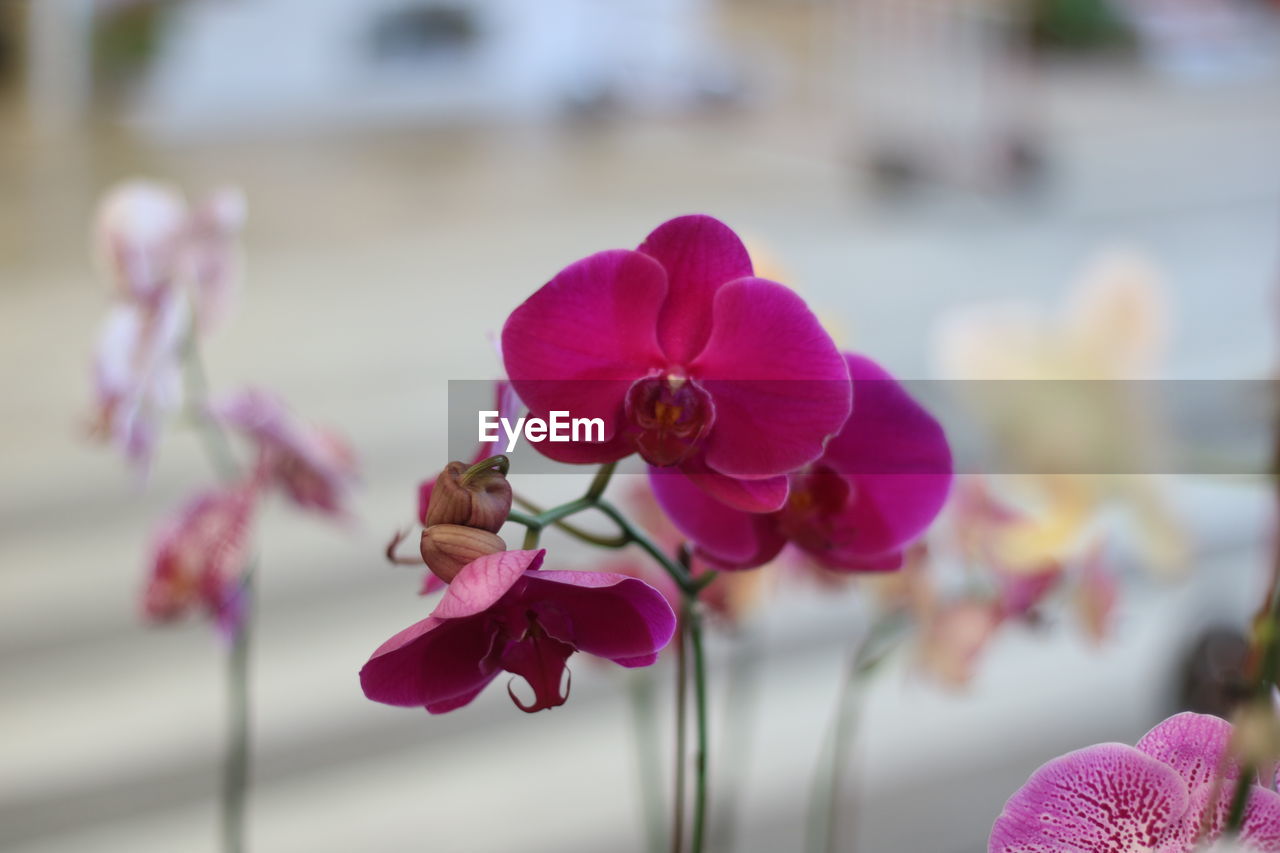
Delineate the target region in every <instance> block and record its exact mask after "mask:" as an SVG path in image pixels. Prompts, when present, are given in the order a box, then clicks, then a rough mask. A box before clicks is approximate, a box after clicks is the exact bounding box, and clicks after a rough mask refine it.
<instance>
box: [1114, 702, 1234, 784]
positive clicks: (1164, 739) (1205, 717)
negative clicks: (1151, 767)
mask: <svg viewBox="0 0 1280 853" xmlns="http://www.w3.org/2000/svg"><path fill="white" fill-rule="evenodd" d="M1230 741H1231V724H1230V723H1228V722H1227V721H1226V720H1223V719H1221V718H1219V717H1214V716H1212V715H1209V714H1194V713H1192V712H1190V711H1187V712H1185V713H1182V714H1176V715H1174V716H1172V717H1170V718H1169V719H1167V720H1165V721H1164V722H1163V723H1161V724H1160V725H1158V726H1156V727H1155V728H1153V729H1152V730H1151V731H1149V732H1147V733H1146V735H1144V736H1143V738H1142V740H1140V741H1138V751H1140V752H1143V753H1146V754H1147V755H1150V756H1151V757H1152V758H1155V759H1157V760H1159V761H1163V762H1164V763H1165V764H1168V765H1169V766H1170V767H1172V768H1173V769H1174V770H1177V771H1178V772H1179V773H1181V774H1182V778H1184V779H1186V780H1187V787H1188V788H1191V789H1194V788H1197V787H1199V786H1200V785H1203V784H1205V783H1206V782H1211V781H1213V779H1214V777H1215V776H1217V775H1218V774H1219V773H1220V772H1225V773H1226V774H1227V777H1226V778H1228V779H1235V778H1236V777H1237V776H1239V775H1240V767H1239V764H1238V763H1237V762H1236V761H1235V760H1233V759H1232V760H1228V761H1226V762H1225V763H1223V758H1224V757H1225V756H1226V755H1227V744H1228V743H1229V742H1230Z"/></svg>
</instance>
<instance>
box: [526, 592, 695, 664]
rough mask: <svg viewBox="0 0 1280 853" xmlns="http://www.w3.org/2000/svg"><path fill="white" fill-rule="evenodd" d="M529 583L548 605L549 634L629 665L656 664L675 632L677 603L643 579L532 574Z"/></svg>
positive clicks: (545, 619) (542, 619)
mask: <svg viewBox="0 0 1280 853" xmlns="http://www.w3.org/2000/svg"><path fill="white" fill-rule="evenodd" d="M528 583H529V596H530V598H534V597H536V598H537V599H538V600H539V601H540V602H542V603H541V604H540V605H539V610H540V611H541V610H542V609H544V608H545V609H546V610H547V611H549V612H548V613H547V614H546V615H545V616H544V615H543V613H542V612H540V613H539V617H538V618H539V622H540V623H541V624H542V625H543V626H544V627H545V628H546V630H547V633H548V634H550V635H552V636H553V637H556V638H557V639H559V640H561V641H563V642H565V643H568V644H570V645H572V646H574V647H576V648H578V649H580V650H582V651H584V652H587V653H588V654H593V655H596V656H597V657H602V658H608V659H609V660H612V661H614V662H615V663H620V664H622V665H623V666H643V665H646V664H648V663H652V662H653V657H654V656H655V655H656V654H657V653H658V652H660V651H661V650H662V649H663V648H665V647H666V645H667V643H669V642H671V637H672V635H673V634H674V633H675V629H676V616H675V613H674V612H673V611H672V610H671V605H670V604H668V603H667V600H666V598H664V597H663V595H662V593H660V592H658V591H657V590H656V589H654V588H653V587H651V586H649V585H648V584H647V583H645V582H644V581H641V580H639V579H637V578H633V577H628V576H626V575H617V574H610V573H606V572H561V571H541V572H538V573H537V574H535V575H531V576H530V577H529V581H528ZM555 616H560V617H563V619H557V618H554V617H555ZM566 633H567V634H568V636H562V634H566ZM508 668H510V667H508Z"/></svg>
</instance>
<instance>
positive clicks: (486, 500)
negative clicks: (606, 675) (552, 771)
mask: <svg viewBox="0 0 1280 853" xmlns="http://www.w3.org/2000/svg"><path fill="white" fill-rule="evenodd" d="M510 509H511V487H510V485H509V484H508V483H507V479H506V460H505V459H503V458H502V457H495V459H491V460H483V461H481V462H478V463H476V464H474V465H472V466H470V467H467V466H465V465H464V464H463V463H461V462H451V463H450V464H449V465H448V466H446V467H445V469H444V471H442V472H441V473H440V475H439V477H438V478H437V479H436V482H435V484H434V486H433V488H432V489H431V490H430V497H429V500H428V502H427V507H426V511H425V513H424V515H423V524H424V525H425V529H424V530H423V531H422V559H423V561H424V562H425V563H426V564H427V567H428V568H429V569H430V570H431V574H432V575H433V576H434V577H435V578H437V579H438V580H439V581H440V582H442V583H443V584H445V585H446V588H445V592H444V595H443V596H442V597H441V599H440V601H439V602H438V603H437V604H436V606H435V609H434V610H432V611H431V615H430V616H428V617H427V618H426V619H424V620H422V621H421V622H418V623H416V624H414V625H411V626H410V627H408V628H406V629H405V630H403V631H401V632H400V633H398V634H396V635H395V636H394V637H392V638H391V639H390V640H388V641H387V642H385V643H383V644H382V645H381V646H380V647H379V648H378V649H377V651H375V652H374V654H373V657H372V658H370V659H369V662H368V663H367V664H365V666H364V668H363V669H362V670H361V671H360V684H361V687H362V688H363V689H364V693H365V695H366V696H368V697H369V698H370V699H373V700H375V701H378V702H384V703H386V704H388V705H401V706H409V707H420V708H425V709H426V710H427V711H428V712H429V713H432V714H440V713H444V712H445V711H452V710H454V709H455V708H460V707H462V706H463V705H466V704H468V703H470V702H471V701H472V700H473V699H474V698H475V697H476V696H478V695H479V694H480V691H482V690H483V689H484V688H485V686H486V685H488V684H489V682H491V681H493V679H494V678H496V677H497V675H498V673H499V672H502V671H504V670H505V671H507V672H510V673H512V674H513V675H517V676H520V677H521V678H523V679H524V681H525V682H526V683H527V684H528V685H529V687H530V689H532V691H533V701H532V702H528V703H525V702H522V701H521V700H520V699H519V698H518V697H517V696H516V693H515V692H514V690H513V689H512V687H511V685H510V684H508V686H507V690H508V692H509V693H510V694H511V698H512V701H514V702H515V704H516V706H517V707H518V708H520V710H522V711H526V712H529V713H532V712H534V711H541V710H544V709H547V708H554V707H557V706H559V705H563V704H564V702H565V700H566V699H568V686H567V684H565V685H564V686H563V687H562V684H563V682H564V681H565V673H566V668H565V662H566V661H567V659H568V658H569V656H570V655H571V654H573V653H574V652H576V651H583V652H587V653H588V654H592V655H596V656H597V657H602V658H606V659H608V660H611V661H613V662H614V663H617V664H619V665H621V666H625V667H637V666H648V665H649V664H651V663H653V662H654V661H655V660H656V659H657V655H658V652H660V651H661V650H662V648H663V647H664V646H666V644H667V643H668V642H669V641H670V640H671V635H672V634H673V633H674V631H675V614H674V613H673V612H672V609H671V607H670V605H669V604H668V603H667V601H666V599H665V598H663V596H662V595H661V594H660V593H658V592H657V591H656V590H654V589H653V587H651V586H649V585H648V584H645V583H643V582H641V581H639V580H636V579H635V578H631V577H627V576H624V575H619V574H612V573H606V572H573V571H543V570H542V562H543V559H544V557H545V555H546V552H545V551H544V550H522V551H507V550H506V543H505V542H503V540H502V539H501V538H500V537H499V536H498V535H497V531H498V530H499V529H501V527H502V525H503V523H504V522H505V521H506V519H507V514H508V512H509V511H510Z"/></svg>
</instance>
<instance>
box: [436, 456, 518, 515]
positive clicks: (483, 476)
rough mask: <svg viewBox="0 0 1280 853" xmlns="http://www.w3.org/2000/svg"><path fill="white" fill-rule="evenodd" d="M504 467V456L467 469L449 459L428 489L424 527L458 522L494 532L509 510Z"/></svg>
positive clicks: (508, 488)
mask: <svg viewBox="0 0 1280 853" xmlns="http://www.w3.org/2000/svg"><path fill="white" fill-rule="evenodd" d="M507 467H508V462H507V457H505V456H491V457H489V458H488V459H484V460H482V461H480V462H477V463H476V464H474V465H472V466H471V467H470V468H468V467H467V466H466V463H464V462H450V463H449V464H448V465H447V466H445V469H444V470H443V471H441V472H440V476H439V477H437V478H436V484H435V487H434V488H433V489H432V490H431V501H430V503H429V504H428V505H427V517H426V521H425V526H426V527H433V526H435V525H437V524H460V525H465V526H466V527H475V528H479V529H480V530H487V531H489V532H490V533H497V532H498V530H499V529H500V528H501V527H502V525H503V523H504V522H505V521H506V520H507V514H508V513H510V512H511V484H510V483H508V482H507Z"/></svg>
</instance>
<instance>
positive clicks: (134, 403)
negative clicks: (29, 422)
mask: <svg viewBox="0 0 1280 853" xmlns="http://www.w3.org/2000/svg"><path fill="white" fill-rule="evenodd" d="M189 324H190V318H189V315H188V312H187V308H186V304H185V303H184V302H183V301H182V300H181V299H178V298H176V297H175V296H173V295H171V294H163V295H161V296H159V297H157V299H156V300H154V301H153V302H151V303H148V304H137V303H124V304H119V305H116V306H115V307H114V308H113V309H112V310H111V312H110V313H109V314H108V315H107V318H106V322H105V323H104V324H103V327H102V332H101V334H100V337H99V339H98V346H97V350H96V352H95V353H94V359H93V379H94V382H93V385H94V395H95V397H96V400H95V413H94V416H93V426H92V431H93V433H94V434H95V435H96V436H98V437H100V438H103V439H106V440H108V441H110V442H111V443H112V444H114V445H116V446H117V447H118V448H119V449H120V450H121V451H122V452H123V453H124V455H125V458H126V459H128V460H129V462H130V463H132V464H133V465H135V466H136V467H137V468H139V469H141V470H144V471H145V469H146V468H147V467H148V466H149V464H150V462H151V458H152V456H153V455H154V452H155V446H156V443H157V441H158V439H159V436H160V428H161V426H162V425H163V422H164V419H165V418H166V417H167V416H168V415H170V414H172V413H174V412H176V411H177V410H178V409H180V408H181V406H182V398H183V383H182V363H181V347H182V340H183V337H184V336H185V335H186V333H187V329H188V328H189Z"/></svg>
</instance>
